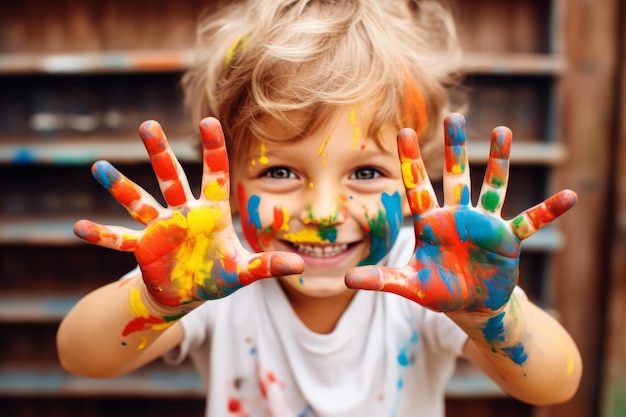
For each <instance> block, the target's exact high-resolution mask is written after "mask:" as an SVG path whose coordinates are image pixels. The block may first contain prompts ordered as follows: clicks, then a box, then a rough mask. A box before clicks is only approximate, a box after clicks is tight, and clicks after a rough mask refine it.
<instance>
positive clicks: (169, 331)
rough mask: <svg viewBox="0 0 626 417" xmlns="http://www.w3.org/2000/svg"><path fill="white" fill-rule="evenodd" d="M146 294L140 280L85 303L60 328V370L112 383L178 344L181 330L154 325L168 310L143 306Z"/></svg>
mask: <svg viewBox="0 0 626 417" xmlns="http://www.w3.org/2000/svg"><path fill="white" fill-rule="evenodd" d="M143 289H145V287H144V286H143V282H142V280H141V276H140V275H137V276H136V277H133V278H130V279H129V280H126V281H118V282H114V283H111V284H109V285H106V286H104V287H102V288H99V289H97V290H95V291H93V292H92V293H90V294H88V295H87V296H85V297H84V298H82V299H81V300H80V301H79V302H78V303H77V305H76V306H75V307H74V308H73V309H72V310H71V311H70V312H69V313H68V314H67V316H66V317H65V318H64V319H63V321H62V322H61V325H60V326H59V330H58V333H57V351H58V355H59V360H60V362H61V364H62V366H63V367H64V368H65V369H67V370H68V371H69V372H72V373H75V374H79V375H83V376H89V377H111V376H116V375H121V374H124V373H127V372H130V371H132V370H134V369H137V368H139V367H141V366H142V365H145V364H146V363H148V362H150V361H152V360H153V359H155V358H157V357H158V356H160V355H162V354H163V353H164V352H166V351H168V350H169V349H172V348H173V347H174V346H176V345H177V344H178V343H180V340H181V339H182V328H181V327H180V324H176V323H177V322H176V321H169V322H165V321H162V322H161V323H159V320H158V319H157V320H155V319H154V318H160V317H162V316H163V314H164V313H166V312H167V309H160V308H158V307H159V306H158V305H156V306H155V305H154V304H153V303H152V302H151V300H148V301H147V302H143V298H145V294H142V293H141V291H142V290H143ZM137 296H140V298H139V299H137V298H136V297H137ZM172 312H173V311H172ZM146 315H147V316H146ZM159 324H160V325H159Z"/></svg>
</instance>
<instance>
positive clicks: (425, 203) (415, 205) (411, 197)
mask: <svg viewBox="0 0 626 417" xmlns="http://www.w3.org/2000/svg"><path fill="white" fill-rule="evenodd" d="M407 199H408V201H409V207H410V208H411V213H413V214H420V213H423V212H425V211H426V210H429V209H430V208H431V207H433V200H432V197H431V195H430V193H429V192H428V190H420V191H417V190H415V192H411V193H408V194H407Z"/></svg>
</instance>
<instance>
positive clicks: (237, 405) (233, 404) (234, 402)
mask: <svg viewBox="0 0 626 417" xmlns="http://www.w3.org/2000/svg"><path fill="white" fill-rule="evenodd" d="M242 408H243V407H242V406H241V402H240V401H239V400H238V399H236V398H232V397H231V398H229V399H228V411H229V412H231V413H240V412H241V411H242Z"/></svg>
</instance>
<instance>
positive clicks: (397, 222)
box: [359, 191, 402, 266]
mask: <svg viewBox="0 0 626 417" xmlns="http://www.w3.org/2000/svg"><path fill="white" fill-rule="evenodd" d="M381 203H382V205H383V207H384V208H385V211H384V215H383V213H379V216H378V218H377V219H373V220H371V221H370V253H369V255H368V256H367V258H365V259H363V260H362V261H361V262H359V266H362V265H375V264H377V263H378V262H379V261H380V260H381V259H383V258H384V257H385V256H387V254H388V253H389V251H390V250H391V247H392V246H393V244H394V243H395V242H396V239H397V238H398V234H399V232H400V227H402V198H401V197H400V194H399V193H398V192H397V191H396V192H394V193H393V195H390V194H387V193H383V194H382V196H381Z"/></svg>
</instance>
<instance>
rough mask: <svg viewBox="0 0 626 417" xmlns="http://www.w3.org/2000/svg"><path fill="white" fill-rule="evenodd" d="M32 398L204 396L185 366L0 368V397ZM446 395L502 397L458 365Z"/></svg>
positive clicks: (487, 381) (469, 367)
mask: <svg viewBox="0 0 626 417" xmlns="http://www.w3.org/2000/svg"><path fill="white" fill-rule="evenodd" d="M33 395H36V396H50V395H54V396H57V395H62V396H74V397H76V396H93V395H97V396H98V397H164V398H171V397H174V398H181V397H187V398H203V397H204V395H205V392H204V389H203V387H202V380H201V378H200V376H199V375H198V374H197V373H196V372H195V371H194V370H193V369H191V368H190V367H188V366H178V367H169V366H166V365H156V364H153V365H150V366H148V367H146V368H144V369H141V370H138V371H135V372H133V373H130V374H128V375H125V376H122V377H118V378H111V379H92V378H83V377H79V376H74V375H70V374H68V373H67V372H65V371H64V370H63V369H61V368H58V367H48V368H39V367H32V366H31V367H19V368H18V367H2V368H0V397H1V396H33ZM446 395H447V396H448V397H450V398H464V397H483V398H498V397H504V396H505V395H506V394H504V392H503V391H502V390H501V389H500V388H499V387H498V386H497V385H496V384H495V383H494V382H493V381H491V380H490V379H489V378H487V377H486V376H485V375H484V374H483V373H482V372H480V371H479V370H478V369H477V368H475V367H473V366H472V365H470V364H469V363H467V362H465V361H460V362H459V365H458V367H457V369H456V373H455V375H454V376H453V377H452V379H451V380H450V381H449V383H448V386H447V388H446Z"/></svg>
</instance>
